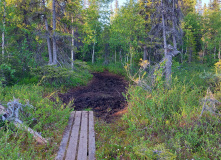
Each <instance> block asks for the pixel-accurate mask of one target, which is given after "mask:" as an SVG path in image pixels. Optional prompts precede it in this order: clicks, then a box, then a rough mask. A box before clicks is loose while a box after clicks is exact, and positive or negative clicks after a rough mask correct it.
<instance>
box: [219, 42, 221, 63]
mask: <svg viewBox="0 0 221 160" xmlns="http://www.w3.org/2000/svg"><path fill="white" fill-rule="evenodd" d="M220 47H221V43H220V44H219V54H218V56H219V60H220Z"/></svg>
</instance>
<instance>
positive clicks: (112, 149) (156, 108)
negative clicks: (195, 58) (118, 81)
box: [95, 67, 221, 160]
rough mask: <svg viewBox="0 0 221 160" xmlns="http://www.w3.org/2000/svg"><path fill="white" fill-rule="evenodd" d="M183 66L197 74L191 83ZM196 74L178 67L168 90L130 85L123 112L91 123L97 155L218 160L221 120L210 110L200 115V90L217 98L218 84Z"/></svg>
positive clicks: (99, 156) (220, 151) (197, 71)
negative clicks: (115, 117)
mask: <svg viewBox="0 0 221 160" xmlns="http://www.w3.org/2000/svg"><path fill="white" fill-rule="evenodd" d="M186 69H187V70H189V73H191V74H190V75H192V76H193V75H194V72H195V73H196V74H195V77H192V79H194V80H193V81H189V78H190V77H188V75H187V74H185V72H186V71H185V70H186ZM179 70H180V69H179ZM194 70H195V71H194ZM209 72H210V71H209V70H206V71H205V73H209ZM182 73H183V74H182ZM200 73H202V72H201V70H200V69H199V70H198V68H197V69H196V68H195V69H190V68H187V67H185V68H183V71H180V73H177V75H176V77H175V78H173V83H172V85H171V88H170V90H166V89H164V87H163V86H159V87H158V88H156V89H155V90H153V91H152V92H148V91H145V90H143V89H142V88H141V87H139V86H130V87H129V89H128V93H127V95H126V96H127V99H128V113H126V114H125V115H124V116H123V117H122V119H121V120H119V121H117V122H115V123H114V124H106V123H104V122H97V123H96V125H95V130H96V132H97V137H96V138H97V148H98V150H97V153H96V156H97V159H119V160H120V159H219V158H220V157H221V150H220V144H221V139H220V133H221V124H220V123H221V119H220V117H219V116H218V115H215V114H213V113H211V112H209V111H204V112H203V114H202V116H200V115H201V111H202V108H203V101H202V99H203V98H204V96H205V95H206V89H205V88H206V87H208V86H211V88H212V87H213V91H214V92H213V93H215V94H214V97H216V99H220V96H219V95H220V85H219V83H217V82H214V79H213V81H212V80H211V79H207V78H205V77H204V76H201V74H200ZM211 73H212V72H211ZM183 76H184V77H183ZM185 76H186V77H185ZM200 76H201V77H200ZM177 77H178V78H177ZM215 84H216V85H215ZM201 85H202V86H201ZM200 86H201V87H200ZM217 108H218V113H219V114H220V113H221V111H220V109H219V108H220V107H219V106H218V107H217Z"/></svg>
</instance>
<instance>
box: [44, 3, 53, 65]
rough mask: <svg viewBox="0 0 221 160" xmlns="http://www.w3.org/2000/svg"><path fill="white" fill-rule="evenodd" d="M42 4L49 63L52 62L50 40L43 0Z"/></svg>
mask: <svg viewBox="0 0 221 160" xmlns="http://www.w3.org/2000/svg"><path fill="white" fill-rule="evenodd" d="M42 3H43V6H44V12H45V15H44V20H45V28H46V32H47V36H46V37H47V44H48V56H49V65H51V64H52V52H51V42H50V32H49V28H48V20H47V16H46V8H45V0H42Z"/></svg>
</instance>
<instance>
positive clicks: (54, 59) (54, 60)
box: [52, 0, 57, 65]
mask: <svg viewBox="0 0 221 160" xmlns="http://www.w3.org/2000/svg"><path fill="white" fill-rule="evenodd" d="M52 12H53V64H54V65H56V64H57V47H56V10H55V0H53V4H52Z"/></svg>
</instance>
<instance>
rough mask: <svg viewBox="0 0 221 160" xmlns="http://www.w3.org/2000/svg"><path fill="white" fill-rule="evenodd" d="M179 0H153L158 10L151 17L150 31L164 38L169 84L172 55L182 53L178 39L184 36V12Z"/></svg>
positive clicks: (166, 71)
mask: <svg viewBox="0 0 221 160" xmlns="http://www.w3.org/2000/svg"><path fill="white" fill-rule="evenodd" d="M178 1H179V0H161V1H159V0H153V4H154V5H153V7H154V8H156V11H155V12H154V13H153V14H152V17H151V19H152V22H153V26H152V28H151V31H150V33H149V34H152V35H154V37H155V38H160V37H162V38H163V49H164V60H165V78H166V84H167V85H168V86H169V85H170V82H171V67H172V57H174V56H176V55H177V54H179V53H180V52H179V51H177V40H181V37H182V30H181V28H180V21H181V19H182V12H181V9H180V6H179V3H178ZM172 44H173V46H172Z"/></svg>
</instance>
